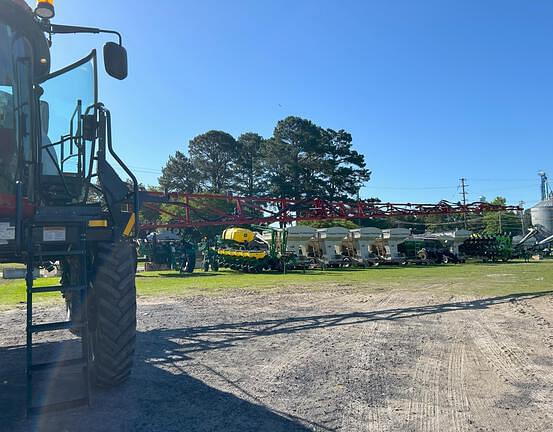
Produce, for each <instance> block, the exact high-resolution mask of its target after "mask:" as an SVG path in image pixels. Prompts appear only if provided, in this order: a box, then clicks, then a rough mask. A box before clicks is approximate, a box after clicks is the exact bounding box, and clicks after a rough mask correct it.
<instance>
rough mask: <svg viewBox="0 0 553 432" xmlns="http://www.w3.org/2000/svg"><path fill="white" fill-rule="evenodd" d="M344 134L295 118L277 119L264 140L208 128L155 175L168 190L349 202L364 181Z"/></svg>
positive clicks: (359, 159) (360, 162)
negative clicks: (186, 149) (317, 198)
mask: <svg viewBox="0 0 553 432" xmlns="http://www.w3.org/2000/svg"><path fill="white" fill-rule="evenodd" d="M370 176H371V171H370V170H369V169H367V166H366V162H365V157H364V156H363V155H362V154H361V153H359V152H358V151H357V150H355V149H354V148H353V139H352V136H351V134H350V133H348V132H347V131H345V130H343V129H341V130H338V131H336V130H333V129H325V128H323V127H321V126H318V125H316V124H314V123H313V122H311V121H310V120H307V119H304V118H300V117H293V116H290V117H286V118H285V119H283V120H280V121H279V122H278V123H277V125H276V127H275V129H274V131H273V135H272V136H271V137H270V138H264V137H262V136H261V135H259V134H257V133H255V132H246V133H244V134H242V135H240V136H239V137H238V138H234V137H233V136H232V135H231V134H229V133H227V132H224V131H218V130H211V131H208V132H206V133H203V134H201V135H198V136H196V137H194V138H193V139H192V140H190V142H189V145H188V154H186V153H184V152H181V151H177V152H176V153H175V154H174V155H173V156H170V157H169V160H168V161H167V164H166V165H165V167H163V169H162V175H161V177H159V184H160V186H161V187H162V188H163V189H165V190H167V191H170V192H188V193H204V192H205V193H224V194H228V193H232V194H235V195H246V196H272V197H278V198H294V199H306V198H313V197H322V198H325V199H329V200H351V199H355V198H356V197H357V195H358V193H359V189H360V188H361V187H362V186H363V184H364V183H365V182H367V181H368V180H369V179H370Z"/></svg>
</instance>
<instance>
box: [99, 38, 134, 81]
mask: <svg viewBox="0 0 553 432" xmlns="http://www.w3.org/2000/svg"><path fill="white" fill-rule="evenodd" d="M104 66H105V67H106V72H107V73H108V75H110V76H112V77H113V78H117V79H118V80H124V79H125V78H127V75H128V74H129V70H128V62H127V50H126V49H125V48H124V47H123V46H122V45H119V44H116V43H115V42H108V43H106V44H105V45H104Z"/></svg>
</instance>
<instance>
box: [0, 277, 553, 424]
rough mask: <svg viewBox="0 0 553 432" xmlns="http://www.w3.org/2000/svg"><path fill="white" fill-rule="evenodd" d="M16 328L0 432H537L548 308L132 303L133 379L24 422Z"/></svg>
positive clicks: (291, 296) (345, 297) (359, 301)
mask: <svg viewBox="0 0 553 432" xmlns="http://www.w3.org/2000/svg"><path fill="white" fill-rule="evenodd" d="M60 313H61V311H58V310H55V309H46V310H41V311H39V315H42V317H43V318H48V319H51V318H53V317H54V316H55V315H56V314H60ZM24 324H25V323H24V314H23V312H22V309H20V310H16V311H10V312H3V313H0V430H6V431H20V430H21V431H24V430H37V431H77V430H78V431H102V432H104V431H294V430H296V431H307V430H317V431H330V430H343V431H551V430H552V426H551V425H552V420H553V418H552V417H553V414H552V413H553V355H552V354H553V296H552V295H550V294H539V293H537V294H535V295H525V296H507V297H496V298H480V299H478V298H477V299H475V298H458V297H455V298H454V297H444V296H441V295H440V294H439V287H432V289H431V290H430V289H429V290H428V292H426V293H420V292H418V293H409V292H403V291H397V290H396V291H384V290H382V291H377V292H374V291H371V292H368V291H365V292H364V291H363V290H359V289H357V290H356V289H353V288H349V287H343V286H342V287H332V288H328V289H326V290H322V291H318V292H307V291H301V290H298V291H296V292H287V293H268V294H267V293H265V294H260V293H255V294H254V293H249V292H239V293H238V292H234V293H232V294H229V295H225V296H216V297H191V298H185V299H169V300H164V301H163V302H161V301H160V302H159V303H153V302H141V303H140V305H139V334H138V352H137V356H136V368H135V370H134V373H133V376H132V379H131V380H130V381H129V382H128V383H127V384H125V385H124V386H122V387H121V388H118V389H115V390H110V391H99V390H96V391H94V393H93V400H92V406H91V407H90V408H87V409H78V410H74V411H71V412H66V413H63V414H57V415H49V416H43V417H39V418H34V419H32V420H24V419H23V414H24V395H25V393H24V390H25V380H24V377H25V375H24V359H25V350H24V347H23V343H24ZM58 337H59V336H58ZM62 338H65V339H66V341H65V342H64V343H63V344H59V343H42V344H40V345H39V346H38V348H37V351H40V350H42V352H43V353H46V354H48V355H52V353H53V354H54V355H58V354H59V355H63V354H67V352H68V351H69V350H71V349H73V348H75V347H74V345H75V344H76V342H75V341H70V340H69V341H67V339H70V338H69V336H67V335H64V336H62ZM52 382H53V381H51V382H50V383H47V387H46V390H47V391H48V392H50V393H56V392H58V393H60V392H64V394H67V392H68V391H69V390H67V388H68V387H70V385H68V384H67V383H66V387H65V388H64V389H63V390H59V389H56V386H55V385H54V384H52Z"/></svg>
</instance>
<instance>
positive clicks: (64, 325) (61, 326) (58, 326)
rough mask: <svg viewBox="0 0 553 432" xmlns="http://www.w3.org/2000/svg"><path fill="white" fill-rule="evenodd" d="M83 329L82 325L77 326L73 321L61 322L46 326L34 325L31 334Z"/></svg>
mask: <svg viewBox="0 0 553 432" xmlns="http://www.w3.org/2000/svg"><path fill="white" fill-rule="evenodd" d="M80 328H83V325H82V324H77V323H74V322H72V321H61V322H53V323H46V324H34V325H32V326H31V333H41V332H47V331H54V330H72V329H80Z"/></svg>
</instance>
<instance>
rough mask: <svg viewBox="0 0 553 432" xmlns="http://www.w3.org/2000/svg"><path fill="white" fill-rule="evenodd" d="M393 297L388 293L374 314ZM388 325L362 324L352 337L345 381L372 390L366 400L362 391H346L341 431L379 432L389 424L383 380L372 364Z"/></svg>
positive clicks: (375, 359) (385, 389)
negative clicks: (354, 336) (353, 339)
mask: <svg viewBox="0 0 553 432" xmlns="http://www.w3.org/2000/svg"><path fill="white" fill-rule="evenodd" d="M394 298H395V294H394V293H389V294H388V295H387V296H386V297H384V298H381V299H380V300H379V301H378V302H377V303H376V304H375V305H373V306H372V308H374V310H375V311H377V309H376V308H378V309H382V308H384V307H386V306H388V305H389V304H390V303H392V300H393V299H394ZM389 326H390V323H389V322H388V321H386V322H384V323H382V322H378V321H372V322H369V323H365V324H364V325H363V326H362V328H361V331H360V332H359V333H358V335H357V337H356V338H355V342H354V344H353V347H352V348H353V349H352V352H351V354H350V358H349V359H348V360H349V361H351V363H349V364H348V369H347V378H346V381H347V382H348V383H355V384H354V385H355V386H356V387H359V386H360V387H361V388H362V389H363V390H364V389H366V388H367V387H370V388H371V391H370V392H369V394H368V395H367V396H368V398H367V397H365V395H364V392H361V391H360V390H359V389H356V388H348V391H347V392H346V394H345V398H344V401H343V402H342V405H343V409H342V412H341V421H340V425H339V429H340V430H344V431H348V430H360V431H363V430H366V431H371V432H373V431H374V432H380V431H384V429H383V428H384V427H386V426H385V425H387V424H388V425H389V423H388V420H389V417H390V413H391V409H390V406H389V404H388V401H387V398H386V396H387V394H388V391H387V387H388V386H387V383H386V381H385V380H384V379H382V378H383V376H382V374H380V373H374V368H375V365H376V364H378V360H377V358H376V357H377V356H376V354H377V352H376V351H375V350H378V349H380V347H381V346H382V345H383V344H384V343H385V339H386V337H385V336H383V335H382V333H387V332H388V330H389ZM359 382H360V384H359ZM379 396H380V397H379ZM383 415H385V416H386V420H385V421H383V420H382V417H383Z"/></svg>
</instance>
